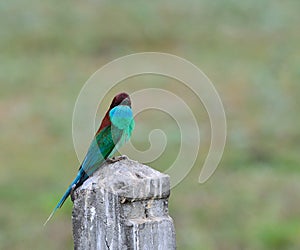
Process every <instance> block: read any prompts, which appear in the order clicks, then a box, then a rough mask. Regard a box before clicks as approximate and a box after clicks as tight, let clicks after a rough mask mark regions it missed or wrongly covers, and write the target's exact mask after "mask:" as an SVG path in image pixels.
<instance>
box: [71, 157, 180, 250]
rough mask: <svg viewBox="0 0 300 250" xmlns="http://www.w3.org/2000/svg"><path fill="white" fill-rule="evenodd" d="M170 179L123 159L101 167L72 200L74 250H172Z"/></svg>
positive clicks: (173, 247) (173, 240)
mask: <svg viewBox="0 0 300 250" xmlns="http://www.w3.org/2000/svg"><path fill="white" fill-rule="evenodd" d="M169 195H170V179H169V176H168V175H165V174H162V173H160V172H158V171H156V170H154V169H152V168H150V167H148V166H145V165H142V164H140V163H138V162H136V161H132V160H130V159H128V158H127V157H124V159H122V160H120V161H117V162H115V163H112V164H107V163H105V164H104V165H103V166H102V167H101V168H100V169H99V170H98V171H97V172H95V174H94V175H93V176H91V177H90V178H89V179H88V180H87V181H86V182H85V183H84V184H83V185H82V186H81V187H80V188H78V189H77V190H76V191H75V192H74V195H73V199H74V207H73V214H72V220H73V237H74V249H76V250H83V249H84V250H87V249H98V250H99V249H101V250H102V249H103V250H104V249H105V250H106V249H113V250H114V249H124V250H125V249H126V250H127V249H141V250H146V249H149V250H150V249H159V250H172V249H176V243H175V230H174V224H173V221H172V218H171V217H170V216H169V215H168V197H169Z"/></svg>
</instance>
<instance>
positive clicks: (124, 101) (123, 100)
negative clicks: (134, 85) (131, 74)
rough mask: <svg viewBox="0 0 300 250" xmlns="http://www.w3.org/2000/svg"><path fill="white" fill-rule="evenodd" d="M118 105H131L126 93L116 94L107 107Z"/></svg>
mask: <svg viewBox="0 0 300 250" xmlns="http://www.w3.org/2000/svg"><path fill="white" fill-rule="evenodd" d="M118 105H125V106H129V107H131V100H130V97H129V95H128V94H127V93H124V92H123V93H120V94H117V95H116V96H115V97H114V99H113V100H112V102H111V105H110V107H109V109H112V108H114V107H116V106H118Z"/></svg>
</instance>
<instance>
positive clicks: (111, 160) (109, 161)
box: [106, 155, 127, 164]
mask: <svg viewBox="0 0 300 250" xmlns="http://www.w3.org/2000/svg"><path fill="white" fill-rule="evenodd" d="M126 159H127V156H126V155H120V156H117V157H115V156H114V157H113V158H107V159H106V162H107V163H108V164H112V163H115V162H117V161H121V160H126Z"/></svg>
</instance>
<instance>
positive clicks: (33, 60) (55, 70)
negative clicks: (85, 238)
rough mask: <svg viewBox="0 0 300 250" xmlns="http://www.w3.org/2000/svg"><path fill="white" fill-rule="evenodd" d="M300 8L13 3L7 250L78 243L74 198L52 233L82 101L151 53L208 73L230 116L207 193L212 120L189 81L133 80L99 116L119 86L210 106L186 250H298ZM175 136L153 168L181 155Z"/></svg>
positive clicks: (175, 197)
mask: <svg viewBox="0 0 300 250" xmlns="http://www.w3.org/2000/svg"><path fill="white" fill-rule="evenodd" d="M299 10H300V2H299V1H296V0H287V1H276V0H275V1H271V0H268V1H267V0H263V1H258V0H254V1H237V0H229V1H221V0H217V1H208V0H205V1H196V0H195V1H192V0H187V1H177V0H173V1H147V2H146V1H129V2H127V3H124V2H122V1H111V2H108V1H98V0H90V1H76V0H75V1H57V0H53V1H46V2H45V1H37V0H26V1H16V0H11V1H1V3H0V45H1V46H0V48H1V55H0V58H1V67H0V84H1V91H0V131H1V132H0V138H1V139H0V143H1V150H0V164H1V168H0V199H1V203H0V249H71V248H72V247H73V240H72V229H71V209H72V203H71V202H70V200H68V201H67V202H66V204H65V205H64V207H63V208H62V209H60V210H59V211H58V213H57V214H56V215H55V217H54V218H53V219H52V221H50V223H49V224H48V225H47V227H46V228H43V227H42V225H43V223H44V221H45V219H46V218H47V217H48V215H49V213H50V212H51V210H52V209H53V207H54V206H55V205H56V202H57V201H58V199H59V198H60V196H61V195H62V194H63V192H64V191H65V188H66V187H67V185H68V184H69V183H70V181H71V180H72V178H73V177H74V176H75V174H76V171H77V169H78V165H79V163H78V160H77V158H76V154H75V152H74V149H73V143H72V133H71V126H72V112H73V107H74V103H75V101H76V98H77V95H78V93H79V91H80V89H81V87H82V86H83V84H84V83H85V81H86V80H87V79H88V78H89V76H90V75H91V74H92V73H94V72H95V71H96V70H97V69H98V68H100V67H101V66H103V65H104V64H106V63H108V62H110V61H111V60H113V59H116V58H118V57H120V56H124V55H127V54H130V53H136V52H143V51H161V52H167V53H172V54H175V55H178V56H180V57H183V58H186V59H188V60H189V61H191V62H192V63H194V64H195V65H197V66H198V67H199V68H201V69H202V70H203V71H204V72H205V73H206V74H207V75H208V76H209V78H210V79H211V80H212V82H213V83H214V84H215V87H216V89H217V90H218V92H219V94H220V96H221V98H222V100H223V103H224V107H225V110H226V114H227V122H228V139H227V145H226V149H225V152H224V156H223V159H222V162H221V163H220V166H219V168H218V169H217V171H216V173H215V174H214V175H213V177H212V178H211V179H210V180H209V181H208V182H207V183H205V184H198V182H197V180H198V176H199V172H200V167H201V165H202V164H203V161H204V159H205V156H206V154H207V149H208V146H209V136H210V134H209V119H208V117H207V114H206V113H205V110H204V109H203V107H202V106H201V104H200V103H199V101H198V100H196V98H193V94H192V93H190V92H189V91H188V90H186V91H184V89H182V86H181V85H180V84H178V83H174V82H172V81H171V80H166V79H161V78H159V77H152V78H151V76H149V77H148V78H147V77H141V78H140V79H132V80H130V79H129V80H127V81H125V82H126V84H125V83H121V84H120V85H118V86H117V87H116V88H114V89H113V91H112V92H111V96H108V97H107V100H105V105H104V106H103V107H101V108H102V111H101V112H99V113H101V114H103V111H104V110H105V109H106V106H107V105H108V103H109V102H110V99H111V97H112V96H113V95H114V94H115V93H116V92H118V91H120V90H126V91H128V92H129V93H131V92H133V91H135V90H137V89H141V88H144V87H152V86H155V87H161V88H164V89H169V90H172V92H174V93H177V94H179V95H180V96H182V98H183V99H184V100H186V101H187V102H188V104H189V105H190V106H191V107H193V109H194V110H196V111H197V110H199V111H197V112H196V114H195V115H196V117H197V120H198V121H199V124H200V126H201V136H202V145H201V150H200V154H199V157H198V159H197V164H196V166H195V167H194V168H193V170H192V171H191V172H190V173H189V175H188V176H187V178H186V179H184V181H183V182H181V183H180V185H178V186H177V187H176V188H174V189H173V190H172V195H171V198H170V215H171V216H172V217H173V218H174V220H175V226H176V233H177V244H178V249H195V250H199V249H205V250H210V249H212V250H214V249H220V250H221V249H226V250H227V249H230V250H235V249H272V250H274V249H300V237H299V236H300V192H299V191H300V182H299V179H300V170H299V162H300V157H299V151H300V133H299V127H300V118H299V114H298V112H299V104H300V102H299V100H300V98H299V95H300V84H299V79H300V50H299V44H300V32H299V23H300V15H299ZM139 81H142V82H143V84H142V85H141V84H139V83H138V82H139ZM178 112H180V110H178ZM158 116H161V114H158ZM137 118H138V119H137V120H138V122H137V131H139V132H137V133H136V134H134V136H133V138H132V140H133V143H134V144H136V145H137V146H139V147H140V148H141V149H146V148H147V147H148V146H149V142H148V134H146V132H147V131H150V130H151V129H153V128H156V127H157V121H156V118H155V117H154V116H153V114H148V115H147V114H145V115H144V116H143V115H141V116H140V117H137ZM159 119H162V121H163V119H166V120H165V124H172V122H173V121H172V120H171V119H169V118H163V117H162V118H159ZM168 119H169V120H168ZM151 121H153V122H151ZM160 124H162V123H160ZM175 128H176V127H175ZM168 129H169V130H168ZM173 130H174V126H172V125H170V126H167V125H166V133H167V134H168V133H169V134H171V135H174V136H173V137H171V138H170V140H168V146H167V150H166V152H165V154H164V155H163V156H162V157H161V158H159V159H158V160H157V161H155V162H153V163H152V164H151V166H152V167H154V168H156V169H158V170H161V171H163V170H164V166H166V165H167V164H169V162H168V161H170V159H173V160H174V159H175V157H176V155H175V154H176V152H177V150H176V149H177V148H178V140H179V137H178V136H177V135H178V132H175V133H173V132H172V131H173ZM141 131H145V133H143V132H141ZM174 149H175V150H174ZM174 152H175V153H174ZM130 157H131V158H134V156H130Z"/></svg>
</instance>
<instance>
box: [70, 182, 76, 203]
mask: <svg viewBox="0 0 300 250" xmlns="http://www.w3.org/2000/svg"><path fill="white" fill-rule="evenodd" d="M75 188H76V185H75V184H74V185H73V186H72V189H71V192H70V196H71V200H72V202H74V200H75V197H74V191H75Z"/></svg>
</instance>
